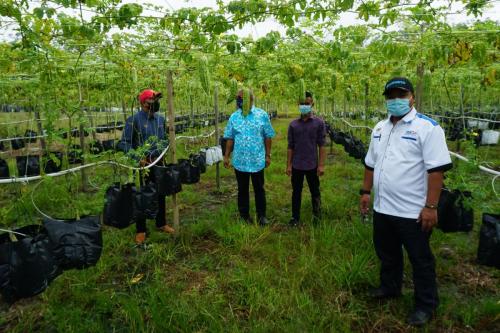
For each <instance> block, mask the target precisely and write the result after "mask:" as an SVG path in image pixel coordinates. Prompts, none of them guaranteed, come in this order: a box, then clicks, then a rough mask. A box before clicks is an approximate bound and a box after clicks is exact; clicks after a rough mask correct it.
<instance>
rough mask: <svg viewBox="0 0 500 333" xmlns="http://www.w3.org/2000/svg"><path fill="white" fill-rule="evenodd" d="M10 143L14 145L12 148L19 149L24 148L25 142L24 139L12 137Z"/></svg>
mask: <svg viewBox="0 0 500 333" xmlns="http://www.w3.org/2000/svg"><path fill="white" fill-rule="evenodd" d="M10 145H11V146H12V149H14V150H18V149H21V148H24V146H25V143H24V140H23V139H12V140H10Z"/></svg>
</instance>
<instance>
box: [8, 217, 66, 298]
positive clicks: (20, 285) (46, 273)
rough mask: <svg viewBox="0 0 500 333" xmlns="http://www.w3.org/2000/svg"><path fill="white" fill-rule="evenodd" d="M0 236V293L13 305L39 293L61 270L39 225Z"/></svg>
mask: <svg viewBox="0 0 500 333" xmlns="http://www.w3.org/2000/svg"><path fill="white" fill-rule="evenodd" d="M14 231H15V232H17V233H20V234H24V235H25V236H23V235H20V234H13V237H15V239H14V240H13V239H12V235H11V234H9V233H4V234H1V235H0V292H1V294H2V296H3V297H4V299H5V300H6V301H7V302H9V303H13V302H15V301H16V300H18V299H21V298H26V297H32V296H35V295H38V294H39V293H41V292H43V291H44V290H45V289H46V288H47V286H48V285H49V283H50V282H52V280H54V279H55V278H56V277H57V276H58V275H59V274H61V270H60V269H59V267H58V265H57V263H56V261H55V260H54V257H53V254H52V252H51V249H50V242H49V238H48V236H47V234H46V232H45V230H44V229H43V228H42V227H41V226H39V225H29V226H25V227H22V228H20V229H16V230H14Z"/></svg>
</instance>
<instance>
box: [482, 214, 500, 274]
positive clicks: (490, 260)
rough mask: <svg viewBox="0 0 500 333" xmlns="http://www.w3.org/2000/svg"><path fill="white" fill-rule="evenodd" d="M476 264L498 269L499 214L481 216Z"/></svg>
mask: <svg viewBox="0 0 500 333" xmlns="http://www.w3.org/2000/svg"><path fill="white" fill-rule="evenodd" d="M477 262H478V263H479V264H481V265H485V266H491V267H496V268H499V269H500V214H488V213H484V214H483V224H482V225H481V231H480V232H479V246H478V248H477Z"/></svg>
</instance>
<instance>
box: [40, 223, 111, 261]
mask: <svg viewBox="0 0 500 333" xmlns="http://www.w3.org/2000/svg"><path fill="white" fill-rule="evenodd" d="M43 225H44V227H45V229H46V230H47V235H48V236H49V240H50V246H51V250H52V253H53V255H54V258H55V260H56V262H57V263H58V265H59V267H60V268H62V269H64V270H66V269H73V268H76V269H82V268H86V267H90V266H94V265H95V264H96V263H97V262H98V261H99V258H100V257H101V253H102V230H101V224H100V222H99V216H85V217H82V218H81V219H80V220H64V221H57V220H52V219H45V220H44V221H43Z"/></svg>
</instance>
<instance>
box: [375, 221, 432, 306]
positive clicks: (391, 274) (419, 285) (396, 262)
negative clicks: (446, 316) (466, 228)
mask: <svg viewBox="0 0 500 333" xmlns="http://www.w3.org/2000/svg"><path fill="white" fill-rule="evenodd" d="M421 228H422V225H421V224H420V223H416V220H414V219H407V218H401V217H396V216H391V215H385V214H380V213H377V212H374V214H373V242H374V243H375V250H376V252H377V256H378V257H379V259H380V261H381V268H380V283H381V287H382V288H383V289H384V290H385V291H386V292H388V293H400V292H401V287H402V283H403V246H404V248H405V249H406V252H408V257H409V258H410V262H411V265H412V270H413V284H414V288H415V294H414V298H415V309H418V310H423V311H426V312H429V313H430V312H432V311H434V310H435V309H436V308H437V306H438V304H439V298H438V291H437V283H436V268H435V266H436V264H435V260H434V256H433V254H432V251H431V248H430V245H429V238H430V236H431V232H424V231H422V229H421Z"/></svg>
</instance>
